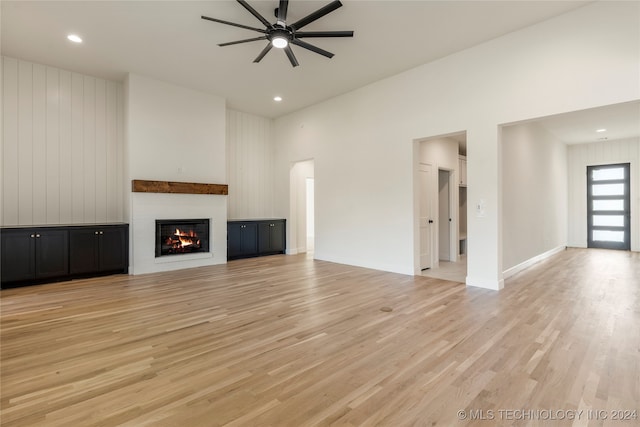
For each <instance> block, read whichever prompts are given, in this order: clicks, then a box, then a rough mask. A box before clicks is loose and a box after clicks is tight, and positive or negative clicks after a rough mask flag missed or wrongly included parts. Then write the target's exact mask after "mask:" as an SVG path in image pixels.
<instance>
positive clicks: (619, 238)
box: [593, 230, 624, 243]
mask: <svg viewBox="0 0 640 427" xmlns="http://www.w3.org/2000/svg"><path fill="white" fill-rule="evenodd" d="M593 240H596V241H601V242H618V243H622V242H624V231H609V230H593Z"/></svg>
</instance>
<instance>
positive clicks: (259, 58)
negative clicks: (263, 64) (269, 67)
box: [253, 42, 273, 62]
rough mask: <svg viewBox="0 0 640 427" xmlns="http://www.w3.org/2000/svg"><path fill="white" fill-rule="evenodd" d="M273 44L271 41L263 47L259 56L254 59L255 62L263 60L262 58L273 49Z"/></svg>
mask: <svg viewBox="0 0 640 427" xmlns="http://www.w3.org/2000/svg"><path fill="white" fill-rule="evenodd" d="M272 47H273V46H272V45H271V42H269V44H268V45H267V46H265V48H264V49H262V52H260V55H258V57H257V58H256V59H254V60H253V62H260V61H262V58H264V56H265V55H266V54H267V53H269V51H270V50H271V48H272Z"/></svg>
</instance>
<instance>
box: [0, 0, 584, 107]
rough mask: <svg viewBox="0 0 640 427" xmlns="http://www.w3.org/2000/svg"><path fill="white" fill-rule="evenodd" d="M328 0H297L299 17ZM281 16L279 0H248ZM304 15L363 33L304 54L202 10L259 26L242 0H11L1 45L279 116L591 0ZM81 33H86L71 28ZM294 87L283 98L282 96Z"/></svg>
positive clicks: (292, 14)
mask: <svg viewBox="0 0 640 427" xmlns="http://www.w3.org/2000/svg"><path fill="white" fill-rule="evenodd" d="M329 2H330V0H324V1H316V0H292V1H291V2H290V4H289V16H288V21H289V22H292V21H293V20H297V19H299V18H301V17H304V16H306V15H307V14H309V13H311V12H313V11H315V10H316V9H319V8H320V7H322V6H324V5H325V4H328V3H329ZM249 3H250V4H251V5H252V6H253V7H254V8H255V9H257V10H258V11H259V12H260V13H261V14H262V15H263V16H265V17H266V18H267V19H268V20H269V21H275V18H274V17H273V9H274V8H275V7H276V5H277V0H269V1H267V0H249ZM343 3H344V7H342V8H340V9H338V10H336V11H334V12H332V13H330V14H328V15H327V16H325V17H323V18H321V19H319V20H318V21H316V22H313V23H312V24H310V25H308V26H307V27H305V30H307V31H311V30H318V31H320V30H354V31H355V37H354V38H352V39H350V38H340V39H305V40H306V41H308V42H311V43H313V44H316V45H317V46H319V47H321V48H323V49H326V50H329V51H331V52H333V53H335V57H334V58H333V59H327V58H325V57H323V56H320V55H317V54H315V53H312V52H309V51H306V50H304V49H301V48H299V47H297V46H294V47H293V49H294V52H295V54H296V56H297V58H298V61H299V62H300V66H299V67H297V68H292V67H291V65H290V64H289V61H288V60H287V58H286V56H285V55H284V52H280V51H276V49H272V51H271V52H269V54H268V55H267V56H266V57H265V58H264V59H263V60H262V62H261V63H259V64H254V63H252V61H253V59H254V58H255V57H256V56H257V55H258V53H260V51H261V50H262V48H263V47H264V45H265V44H266V42H263V41H260V42H253V43H246V44H240V45H235V46H228V47H218V46H217V44H218V43H223V42H228V41H234V40H238V39H244V38H250V37H254V36H259V34H258V33H255V32H251V31H248V30H244V29H240V28H236V27H231V26H227V25H223V24H217V23H213V22H209V21H204V20H202V19H200V16H201V15H208V16H211V17H216V18H219V19H224V20H228V21H233V22H237V23H242V24H244V25H249V26H254V27H260V25H261V24H260V23H259V21H257V20H256V19H255V18H254V17H253V16H251V14H249V12H247V11H246V10H245V9H244V8H242V7H241V6H240V5H239V4H238V3H236V2H233V1H220V0H219V1H123V2H118V1H70V2H61V1H44V2H37V1H10V0H9V1H7V0H3V1H2V2H0V4H1V8H2V10H1V14H2V31H1V36H2V43H1V47H2V54H3V55H7V56H12V57H17V58H21V59H26V60H30V61H34V62H38V63H42V64H47V65H52V66H56V67H59V68H63V69H68V70H72V71H76V72H80V73H84V74H88V75H93V76H96V77H102V78H106V79H109V80H122V79H123V78H124V77H125V75H126V73H127V72H133V73H138V74H142V75H146V76H150V77H154V78H157V79H160V80H164V81H168V82H172V83H175V84H178V85H181V86H185V87H190V88H193V89H198V90H202V91H205V92H209V93H212V94H216V95H219V96H222V97H224V98H226V99H227V105H228V106H229V107H230V108H233V109H237V110H241V111H245V112H249V113H254V114H258V115H262V116H265V117H278V116H281V115H283V114H286V113H289V112H292V111H295V110H298V109H300V108H303V107H306V106H309V105H312V104H315V103H317V102H319V101H322V100H324V99H328V98H331V97H333V96H336V95H339V94H342V93H345V92H348V91H351V90H354V89H356V88H359V87H362V86H364V85H367V84H369V83H372V82H374V81H377V80H380V79H382V78H384V77H387V76H391V75H394V74H397V73H399V72H401V71H404V70H407V69H410V68H413V67H415V66H417V65H420V64H424V63H427V62H429V61H433V60H435V59H438V58H441V57H444V56H446V55H449V54H451V53H454V52H456V51H460V50H463V49H466V48H469V47H472V46H475V45H477V44H480V43H482V42H484V41H487V40H490V39H492V38H495V37H498V36H500V35H502V34H506V33H508V32H511V31H514V30H517V29H520V28H523V27H526V26H529V25H532V24H534V23H537V22H540V21H543V20H546V19H549V18H551V17H553V16H556V15H559V14H562V13H565V12H567V11H570V10H573V9H576V8H578V7H581V6H583V5H584V4H586V3H588V1H575V0H571V1H525V0H520V1H426V0H423V1H399V0H394V1H357V0H343ZM69 33H76V34H78V35H80V36H81V37H82V38H83V39H84V43H82V44H81V45H76V44H73V43H71V42H69V41H68V40H67V39H66V36H67V34H69ZM275 95H280V96H282V97H283V98H284V100H283V101H282V102H281V103H275V102H274V101H273V100H272V99H273V97H274V96H275Z"/></svg>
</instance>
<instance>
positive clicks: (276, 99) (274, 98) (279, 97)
mask: <svg viewBox="0 0 640 427" xmlns="http://www.w3.org/2000/svg"><path fill="white" fill-rule="evenodd" d="M273 100H274V101H276V102H280V101H282V97H281V96H274V97H273Z"/></svg>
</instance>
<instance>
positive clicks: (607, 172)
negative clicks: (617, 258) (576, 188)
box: [587, 163, 631, 251]
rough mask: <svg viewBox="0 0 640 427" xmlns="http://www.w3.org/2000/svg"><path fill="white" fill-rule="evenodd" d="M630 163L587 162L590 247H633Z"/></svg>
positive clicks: (588, 234)
mask: <svg viewBox="0 0 640 427" xmlns="http://www.w3.org/2000/svg"><path fill="white" fill-rule="evenodd" d="M629 174H630V164H629V163H620V164H611V165H601V166H587V247H589V248H603V249H619V250H626V251H628V250H630V249H631V210H630V202H631V196H630V177H629Z"/></svg>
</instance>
